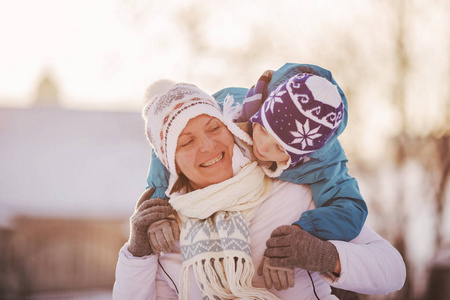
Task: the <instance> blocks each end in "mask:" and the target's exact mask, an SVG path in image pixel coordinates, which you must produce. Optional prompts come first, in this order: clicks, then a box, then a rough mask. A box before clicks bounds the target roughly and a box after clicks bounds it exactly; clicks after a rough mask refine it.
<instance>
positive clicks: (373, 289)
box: [113, 180, 406, 300]
mask: <svg viewBox="0 0 450 300" xmlns="http://www.w3.org/2000/svg"><path fill="white" fill-rule="evenodd" d="M313 208H314V202H313V200H312V196H311V190H310V188H309V187H308V186H305V185H297V184H292V183H288V182H284V181H281V180H274V184H273V188H272V191H271V194H270V195H269V197H268V199H266V200H265V201H264V202H263V203H262V204H261V206H260V207H259V209H258V210H257V212H256V215H255V217H254V218H253V220H252V222H251V225H250V228H249V229H250V238H251V243H252V258H253V263H254V265H255V267H256V268H257V267H258V266H259V263H260V262H261V259H262V256H263V253H264V250H265V248H266V246H265V243H266V240H267V239H268V238H269V237H270V234H271V232H272V231H273V230H274V229H275V228H277V227H278V226H280V225H286V224H292V223H293V222H295V221H296V220H298V219H299V217H300V215H301V213H303V212H304V211H306V210H309V209H313ZM331 242H332V243H333V244H334V245H335V246H336V248H337V250H338V253H339V259H340V262H341V273H340V276H339V277H335V276H333V275H332V274H328V273H327V274H319V273H310V274H309V273H308V272H306V271H305V270H302V269H298V268H296V269H295V286H294V287H293V288H289V289H288V290H284V291H277V290H275V288H272V289H270V291H271V292H272V293H273V294H275V295H277V296H278V297H279V298H281V299H288V300H289V299H317V297H318V298H319V299H337V298H336V297H334V296H333V295H331V288H330V285H332V286H334V287H338V288H342V289H346V290H352V291H355V292H358V293H363V294H387V293H391V292H394V291H396V290H399V289H400V288H401V287H402V286H403V284H404V281H405V278H406V269H405V264H404V261H403V259H402V257H401V255H400V254H399V252H398V251H397V250H396V249H395V248H394V247H392V245H391V244H390V243H389V242H388V241H386V240H385V239H383V238H382V237H380V236H379V235H378V234H377V233H375V232H374V231H373V230H372V229H370V228H369V227H367V226H364V228H363V229H362V231H361V233H360V234H359V236H358V237H356V238H355V239H354V240H352V241H351V242H342V241H331ZM158 260H159V262H158ZM180 270H181V254H180V248H179V244H178V243H177V245H176V247H175V249H173V250H172V252H171V253H166V254H165V255H164V256H159V255H150V256H146V257H133V256H132V254H131V253H130V252H129V251H128V244H125V245H124V246H123V247H122V249H121V250H120V253H119V260H118V262H117V267H116V282H115V284H114V290H113V298H114V299H115V300H119V299H133V300H141V299H142V300H144V299H145V300H150V299H151V300H153V299H159V300H161V299H178V295H177V291H178V287H179V278H178V277H179V273H180ZM253 285H254V286H257V287H264V280H263V278H262V277H261V276H258V275H257V274H255V276H254V278H253ZM190 292H191V299H192V300H197V299H202V296H201V292H200V290H199V288H198V286H197V284H196V281H195V277H194V274H193V273H192V274H191V289H190ZM314 293H316V294H317V297H316V295H315V294H314Z"/></svg>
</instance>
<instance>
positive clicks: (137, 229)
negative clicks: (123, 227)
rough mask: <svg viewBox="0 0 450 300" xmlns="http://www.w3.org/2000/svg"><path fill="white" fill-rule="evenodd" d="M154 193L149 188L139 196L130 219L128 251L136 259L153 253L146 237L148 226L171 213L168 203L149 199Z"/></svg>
mask: <svg viewBox="0 0 450 300" xmlns="http://www.w3.org/2000/svg"><path fill="white" fill-rule="evenodd" d="M154 191H155V190H154V189H152V188H150V189H148V190H146V191H145V192H144V193H143V194H142V195H141V197H140V198H139V200H138V202H137V204H136V209H135V212H134V214H133V215H132V216H131V218H130V237H129V239H128V241H129V245H128V251H130V253H131V254H133V256H136V257H141V256H144V255H150V254H152V253H153V252H152V249H151V247H150V243H149V239H148V236H147V230H148V228H149V226H150V224H152V223H153V222H156V221H159V220H162V219H164V218H166V217H167V216H168V215H170V214H172V213H173V210H172V207H171V206H170V204H169V202H168V201H166V200H164V199H159V198H154V199H150V197H151V196H152V195H153V193H154Z"/></svg>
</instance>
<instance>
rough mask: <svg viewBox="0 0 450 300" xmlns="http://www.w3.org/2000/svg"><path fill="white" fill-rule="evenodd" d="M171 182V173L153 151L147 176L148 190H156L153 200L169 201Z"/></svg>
mask: <svg viewBox="0 0 450 300" xmlns="http://www.w3.org/2000/svg"><path fill="white" fill-rule="evenodd" d="M168 182H169V171H168V170H167V169H166V167H165V166H164V165H163V164H162V162H161V161H160V160H159V158H158V157H157V156H156V154H155V151H153V149H152V156H151V162H150V168H149V170H148V175H147V189H148V188H154V189H155V192H154V193H153V195H152V198H161V199H167V196H166V190H167V186H168V185H169V184H168Z"/></svg>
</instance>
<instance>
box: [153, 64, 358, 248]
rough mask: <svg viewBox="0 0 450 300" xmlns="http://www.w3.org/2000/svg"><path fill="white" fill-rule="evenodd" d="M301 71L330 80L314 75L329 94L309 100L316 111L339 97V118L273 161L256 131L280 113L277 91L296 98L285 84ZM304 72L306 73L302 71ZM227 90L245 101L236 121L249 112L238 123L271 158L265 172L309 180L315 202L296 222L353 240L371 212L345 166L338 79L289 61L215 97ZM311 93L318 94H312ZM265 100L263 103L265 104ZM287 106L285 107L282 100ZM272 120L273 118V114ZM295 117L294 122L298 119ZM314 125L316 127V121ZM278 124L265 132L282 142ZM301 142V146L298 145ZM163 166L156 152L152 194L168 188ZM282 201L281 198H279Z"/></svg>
mask: <svg viewBox="0 0 450 300" xmlns="http://www.w3.org/2000/svg"><path fill="white" fill-rule="evenodd" d="M299 73H309V74H312V75H317V76H320V77H322V79H323V78H325V79H326V80H327V81H328V82H329V84H328V86H327V84H326V82H323V81H320V80H319V81H318V80H316V79H317V78H314V79H315V81H316V82H315V84H316V85H318V86H319V88H320V85H324V84H325V86H326V89H325V90H327V91H328V93H329V94H327V95H326V96H327V97H328V98H327V97H325V100H324V99H313V100H315V101H313V103H315V104H311V103H310V104H308V105H316V109H315V110H314V111H316V112H317V109H322V110H323V109H330V107H329V105H326V103H323V102H321V101H320V100H322V101H325V102H326V101H329V100H331V101H332V103H334V104H336V103H338V102H341V106H340V105H339V104H338V105H335V106H334V107H335V113H336V118H337V119H336V120H335V122H336V123H335V124H334V125H333V126H332V127H333V128H331V129H330V130H328V132H325V133H324V132H321V133H320V134H322V135H321V137H320V138H319V137H317V136H316V137H317V140H318V141H319V143H318V144H317V146H315V144H314V145H313V146H310V145H309V144H308V143H311V141H310V140H301V137H299V139H300V140H299V143H298V144H297V145H296V147H292V148H290V150H288V152H283V151H282V152H283V153H284V154H285V155H287V156H285V157H284V158H285V159H286V160H285V161H279V162H278V163H275V164H274V163H271V161H277V160H278V159H272V158H271V157H267V156H264V157H262V156H260V155H259V154H261V153H259V152H260V151H262V150H258V145H259V142H260V141H261V140H260V138H261V136H258V134H259V133H261V132H263V133H264V130H267V129H268V128H266V127H267V124H268V123H267V120H266V122H265V121H263V117H267V116H269V117H270V118H272V117H273V118H274V122H275V121H277V120H278V119H279V118H278V117H279V116H278V117H277V111H275V112H273V111H272V110H271V108H273V107H275V106H278V105H279V104H280V105H281V103H280V102H279V101H281V98H280V97H278V96H279V94H281V97H282V98H283V101H286V100H291V101H292V100H293V99H291V97H290V94H289V92H288V90H287V88H289V85H288V87H287V83H288V82H289V79H291V80H293V81H294V82H292V83H296V81H301V79H300V78H297V79H293V78H295V75H297V74H299ZM302 76H303V75H302ZM317 76H315V77H317ZM303 78H307V77H305V76H304V77H303ZM304 85H305V84H304ZM313 85H314V84H313ZM291 86H292V85H291ZM305 86H306V85H305ZM333 87H334V92H333ZM277 88H278V89H277ZM290 88H292V87H290ZM307 89H308V88H307ZM307 89H306V90H307ZM269 91H270V92H271V94H270V96H269V97H268V99H267V103H264V100H265V99H266V97H267V95H268V94H269ZM277 91H278V93H277ZM304 91H305V90H304ZM304 91H303V92H304ZM297 92H298V93H297ZM301 93H302V92H301V91H291V94H293V95H297V94H298V95H297V96H295V97H300V94H301ZM336 93H337V94H338V95H339V96H340V101H339V99H337V98H336ZM227 95H232V96H233V97H234V100H235V101H237V102H242V101H243V102H244V104H243V109H242V114H241V116H240V117H239V118H238V119H237V121H238V122H242V121H247V120H249V118H250V120H249V123H248V126H245V125H244V126H242V124H240V125H241V126H240V127H241V128H244V129H245V127H247V129H248V132H249V133H250V134H253V139H254V146H253V149H254V150H255V147H256V151H254V153H255V152H256V158H259V161H262V160H266V161H269V164H267V162H263V165H262V166H263V167H264V168H265V170H266V174H268V175H269V176H272V177H277V178H279V179H282V180H286V181H290V182H294V183H298V184H308V185H309V186H310V187H311V190H312V195H313V199H314V203H315V205H316V207H317V208H316V209H314V210H310V211H306V212H304V213H303V214H302V215H301V217H300V219H299V220H298V221H297V222H295V223H294V224H295V225H298V226H300V227H301V228H302V229H303V230H305V231H307V232H309V233H311V234H312V235H314V236H316V237H319V238H321V239H324V240H343V241H350V240H352V239H353V238H355V237H356V236H357V235H358V234H359V232H360V230H361V228H362V226H363V224H364V222H365V219H366V217H367V206H366V203H365V202H364V200H363V198H362V196H361V194H360V192H359V188H358V184H357V182H356V180H355V179H354V178H353V177H351V176H350V175H348V169H347V166H346V164H347V161H348V160H347V157H346V155H345V152H344V150H343V148H342V146H341V145H340V143H339V141H338V140H337V136H338V135H339V134H341V133H342V131H343V130H344V129H345V126H346V124H347V99H346V97H345V95H344V93H343V92H342V90H341V89H340V88H339V86H338V85H337V83H336V82H335V81H334V79H333V77H332V75H331V73H330V72H329V71H327V70H325V69H323V68H320V67H318V66H314V65H300V64H286V65H284V66H283V67H282V68H280V69H279V70H277V71H275V72H273V74H272V72H265V73H264V74H263V75H262V76H261V78H260V79H259V81H258V83H257V84H256V85H255V86H253V87H252V88H251V89H250V90H246V89H243V88H227V89H224V90H221V91H219V92H217V93H216V94H214V95H213V97H214V98H215V99H216V101H218V102H219V103H221V102H223V100H224V99H225V97H226V96H227ZM310 96H311V94H310ZM330 97H331V99H330ZM244 98H245V100H244ZM312 98H314V95H313V96H312ZM318 100H319V101H318ZM300 102H301V100H300ZM263 103H264V106H262V107H261V105H262V104H263ZM326 107H327V108H326ZM339 107H340V109H339ZM260 108H261V109H260ZM283 108H285V107H284V106H283ZM308 109H311V107H310V108H304V109H303V110H304V112H303V113H305V112H306V111H308ZM339 111H341V116H339V117H338V116H337V114H338V113H339ZM300 112H301V110H297V111H295V112H294V114H297V113H300ZM322 112H323V111H322ZM255 113H256V114H255ZM283 117H284V115H283V116H281V119H282V118H283ZM302 118H303V122H302V121H300V123H301V124H300V125H298V126H300V127H302V128H300V129H301V130H304V129H308V128H307V127H308V126H310V128H309V129H310V130H312V123H313V119H314V118H313V117H312V116H311V117H305V116H303V117H302ZM275 119H276V120H275ZM306 120H309V121H308V124H306ZM339 120H340V122H339ZM268 121H269V122H270V120H268ZM292 121H293V122H294V120H292ZM337 125H338V126H337ZM314 126H315V127H314V130H315V129H316V127H317V125H314ZM274 128H277V127H276V126H275V124H271V126H270V129H269V134H270V135H269V134H266V133H265V135H264V136H263V137H270V136H272V138H274V139H275V141H276V142H278V143H279V144H280V145H281V143H280V142H282V143H284V138H283V136H284V135H285V134H286V133H285V132H283V131H280V130H277V129H274ZM274 130H275V131H274ZM319 130H321V129H319ZM322 131H323V128H322ZM255 134H256V135H255ZM311 134H312V137H315V136H314V134H318V133H314V131H312V132H311ZM324 136H325V137H326V138H325V139H323V137H324ZM275 144H276V143H275ZM284 144H286V143H284ZM302 144H303V145H305V147H304V148H307V151H303V152H302V150H301V149H300V148H301V145H302ZM280 145H277V146H280ZM281 146H282V148H283V150H285V149H284V147H283V146H285V145H281ZM299 146H300V148H298V147H299ZM280 150H281V149H280ZM295 152H302V153H295ZM289 160H290V161H289ZM162 170H165V168H164V167H163V165H162V164H161V162H159V160H158V159H157V157H156V155H155V154H154V153H152V163H151V167H150V171H149V176H148V179H147V182H148V186H149V187H153V188H155V193H154V195H153V197H156V198H164V197H165V190H166V188H167V182H168V173H167V171H166V170H165V171H164V172H163V171H162ZM280 173H281V174H280ZM280 201H282V200H281V199H280Z"/></svg>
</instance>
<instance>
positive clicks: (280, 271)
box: [258, 256, 295, 291]
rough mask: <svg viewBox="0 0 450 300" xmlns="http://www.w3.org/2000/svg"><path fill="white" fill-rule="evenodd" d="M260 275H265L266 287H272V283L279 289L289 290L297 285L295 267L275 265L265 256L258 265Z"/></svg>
mask: <svg viewBox="0 0 450 300" xmlns="http://www.w3.org/2000/svg"><path fill="white" fill-rule="evenodd" d="M258 275H259V276H263V277H264V283H265V285H266V288H268V289H270V288H272V284H273V285H274V286H275V289H276V290H277V291H281V290H287V289H288V288H290V287H293V286H294V285H295V276H294V268H282V267H274V266H271V265H270V263H269V259H268V258H267V257H265V256H263V259H262V261H261V263H260V264H259V267H258Z"/></svg>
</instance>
